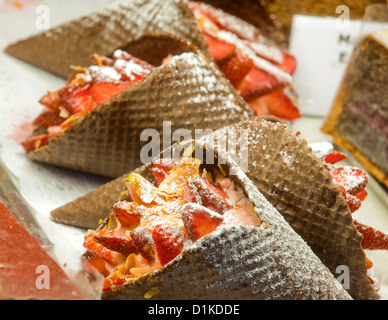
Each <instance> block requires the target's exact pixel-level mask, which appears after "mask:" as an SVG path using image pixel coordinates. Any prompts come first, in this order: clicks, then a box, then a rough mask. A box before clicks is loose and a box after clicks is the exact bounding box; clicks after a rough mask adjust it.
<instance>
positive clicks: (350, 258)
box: [52, 119, 387, 299]
mask: <svg viewBox="0 0 388 320" xmlns="http://www.w3.org/2000/svg"><path fill="white" fill-rule="evenodd" d="M241 137H243V138H244V137H245V138H246V139H247V140H246V141H245V144H241V140H239V138H241ZM203 139H205V141H206V143H207V145H210V146H211V145H214V144H215V145H217V146H218V148H220V149H222V150H227V152H228V153H229V154H230V155H231V157H232V158H234V159H237V160H238V159H240V158H241V157H244V155H245V156H246V157H247V158H245V160H247V161H242V162H239V161H237V160H236V161H237V162H238V163H239V166H240V168H242V169H244V171H245V172H246V174H247V176H248V178H249V179H250V180H251V181H252V183H253V184H254V186H255V187H256V188H257V189H258V190H259V192H260V193H261V194H263V195H264V197H265V198H266V199H267V200H268V201H269V202H270V203H271V204H272V205H273V206H274V207H275V208H276V210H277V211H278V212H279V213H280V214H281V215H282V216H283V217H284V218H285V220H286V221H287V222H288V223H289V224H290V226H291V227H292V228H293V229H294V230H295V231H296V232H297V233H298V234H299V235H300V236H301V237H302V238H303V240H304V241H306V243H307V244H308V245H309V247H311V248H312V250H313V252H314V253H315V254H316V255H317V256H318V257H319V259H320V260H321V261H322V262H323V263H324V264H325V265H326V266H327V267H328V269H329V270H330V271H331V273H332V274H333V275H334V276H338V275H339V274H338V272H339V271H338V270H339V269H338V268H341V267H343V266H346V267H347V268H349V271H350V275H349V276H350V278H349V285H348V287H347V291H348V292H349V294H350V295H351V296H352V298H354V299H378V293H377V292H376V288H375V287H374V285H373V279H371V278H370V277H369V274H368V270H369V269H370V267H371V264H370V261H369V260H368V259H367V257H366V255H365V252H364V249H371V248H373V246H374V244H376V243H378V244H379V246H380V249H382V248H383V249H386V248H387V244H385V245H384V244H383V242H384V235H382V234H381V235H379V234H378V232H377V231H376V230H373V229H372V228H369V227H367V226H363V225H361V224H359V223H358V222H357V221H356V219H353V216H352V214H355V213H354V212H356V210H357V209H358V208H359V206H360V205H361V202H362V200H363V199H364V198H365V196H366V191H365V186H366V184H367V180H368V177H367V176H366V175H365V173H363V172H362V171H361V170H359V169H357V168H347V167H343V166H341V165H340V160H342V159H344V155H343V154H340V153H336V152H333V151H332V150H330V148H327V147H326V148H323V149H322V148H321V147H318V146H309V145H308V144H307V142H306V141H305V140H303V139H302V138H301V137H300V136H299V135H298V133H295V132H293V131H291V130H290V129H289V128H288V127H287V126H286V125H284V124H282V123H280V122H276V121H267V120H264V119H256V120H248V121H243V122H241V123H238V124H235V125H232V126H229V127H226V128H223V129H220V130H217V131H216V132H214V134H210V135H208V136H205V137H204V138H203ZM202 143H204V142H202ZM244 145H245V147H246V148H242V147H241V146H244ZM323 145H324V146H325V144H323ZM240 149H241V150H240ZM321 149H322V150H321ZM148 168H149V166H144V167H141V168H139V169H138V170H137V171H136V173H138V172H143V176H144V177H145V178H147V179H149V180H150V181H154V180H153V179H154V177H155V175H153V174H152V173H150V171H149V170H148ZM125 177H126V176H122V177H120V178H118V179H115V180H113V181H111V182H109V183H107V184H105V185H103V186H101V187H99V188H98V189H96V190H94V191H92V192H90V193H88V194H86V195H84V196H82V197H79V198H78V199H76V200H74V201H73V202H71V203H68V204H66V205H64V206H62V207H59V208H57V209H56V210H54V211H53V212H52V218H53V219H54V220H55V221H57V222H60V223H66V224H70V225H76V226H82V227H85V228H98V225H99V221H101V220H103V219H104V218H105V217H106V215H107V212H109V211H110V210H111V207H112V206H113V205H114V203H116V202H117V201H119V200H120V201H122V200H125V201H129V200H130V199H131V197H130V196H129V195H128V193H127V192H125V191H126V188H125V183H124V180H125ZM350 182H351V183H350ZM379 237H380V239H378V238H379ZM385 241H386V237H385ZM384 246H385V247H384ZM341 270H342V269H341Z"/></svg>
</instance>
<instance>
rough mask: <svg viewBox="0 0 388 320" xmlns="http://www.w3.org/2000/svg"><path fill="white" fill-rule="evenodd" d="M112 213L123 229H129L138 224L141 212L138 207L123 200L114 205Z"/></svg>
mask: <svg viewBox="0 0 388 320" xmlns="http://www.w3.org/2000/svg"><path fill="white" fill-rule="evenodd" d="M113 213H114V214H115V216H116V218H117V220H119V222H120V224H121V225H122V226H123V227H130V226H132V225H133V224H135V223H139V222H140V219H141V210H140V209H139V208H138V206H137V205H136V204H134V203H132V202H128V201H125V200H124V201H119V202H116V203H115V204H114V206H113Z"/></svg>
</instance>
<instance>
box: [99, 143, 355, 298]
mask: <svg viewBox="0 0 388 320" xmlns="http://www.w3.org/2000/svg"><path fill="white" fill-rule="evenodd" d="M193 145H194V144H192V142H187V143H184V144H177V145H174V146H173V147H172V149H170V150H172V151H171V153H172V155H177V154H182V153H183V154H184V155H185V156H191V155H192V156H197V155H198V154H200V155H201V157H200V158H202V155H203V156H204V158H205V160H204V161H203V162H204V163H206V164H207V165H209V162H210V161H208V159H209V158H206V156H205V155H207V152H209V154H211V155H213V154H214V155H215V161H213V162H210V163H211V164H210V165H217V164H222V167H223V170H224V171H225V172H227V173H228V174H229V176H230V178H232V179H233V180H234V181H235V182H236V183H237V184H238V185H240V186H242V187H243V189H244V191H245V193H246V195H247V197H248V198H249V199H250V200H251V202H252V203H253V204H254V205H255V212H256V213H257V214H258V216H259V218H260V219H261V221H263V222H265V223H264V224H262V225H261V226H260V227H247V226H233V227H228V228H224V229H221V230H218V231H215V232H214V233H212V234H209V235H207V236H205V237H203V238H201V239H200V240H198V241H197V242H196V243H195V244H194V245H193V246H192V247H190V248H189V249H187V250H186V251H184V252H183V253H182V254H181V255H179V256H178V257H177V258H175V259H174V260H173V261H171V262H170V263H168V264H167V265H165V266H163V267H162V268H161V269H160V270H158V271H155V272H150V273H149V274H147V275H144V276H142V277H140V278H138V279H137V280H135V281H132V282H128V283H126V284H124V285H122V286H120V287H118V288H117V290H114V291H109V292H104V293H103V295H102V298H103V299H115V300H116V299H130V300H138V299H145V295H146V294H147V293H148V294H149V293H150V292H157V294H156V295H155V296H153V297H152V298H153V299H156V300H172V299H175V300H176V299H179V300H184V299H190V300H196V299H211V300H220V299H222V300H242V299H243V300H251V299H271V300H294V299H298V300H332V299H336V300H337V299H338V300H348V299H351V297H350V296H349V295H348V293H347V292H346V291H345V290H344V289H343V288H342V287H341V286H340V284H339V283H338V281H337V280H336V279H335V278H334V277H333V275H332V274H331V273H330V272H329V270H328V269H327V268H326V267H325V266H324V265H323V264H322V263H321V261H320V260H319V259H318V258H317V256H316V255H315V254H314V253H313V252H312V250H311V249H310V247H309V246H308V245H307V244H306V243H305V242H304V241H303V240H302V239H301V237H300V236H299V235H297V234H296V233H295V232H294V230H292V228H291V227H290V226H289V224H288V223H287V222H286V221H285V220H284V218H283V217H282V216H281V215H280V214H279V212H278V211H277V210H276V209H275V208H274V207H273V206H272V205H271V204H270V203H269V202H268V201H267V200H266V199H265V198H264V197H263V195H262V194H261V193H260V192H259V191H258V190H257V188H256V187H255V186H254V185H253V184H252V182H251V181H250V180H249V179H248V178H247V176H246V175H245V174H244V173H243V172H242V171H241V169H240V168H239V167H238V166H237V164H236V163H235V162H234V161H233V160H232V159H231V158H228V157H227V156H225V154H222V153H221V152H220V151H217V149H214V148H213V147H212V146H210V145H207V146H206V148H203V147H202V146H201V145H199V144H196V145H195V148H193V147H192V146H193ZM199 148H200V149H201V151H200V152H198V149H199ZM188 150H189V152H188ZM193 150H194V151H193ZM168 151H169V150H168ZM192 151H193V153H192ZM166 152H167V150H165V151H164V153H166ZM164 153H163V154H162V155H161V156H164ZM210 159H214V157H212V156H211V157H210ZM214 162H215V163H216V164H213V163H214ZM149 168H150V165H148V166H145V167H143V168H142V169H141V170H140V171H138V172H139V173H140V174H142V172H143V173H146V172H148V171H149Z"/></svg>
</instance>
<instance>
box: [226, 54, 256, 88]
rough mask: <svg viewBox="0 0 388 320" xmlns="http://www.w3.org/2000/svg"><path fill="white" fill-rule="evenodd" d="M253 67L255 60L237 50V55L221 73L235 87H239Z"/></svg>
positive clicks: (229, 60)
mask: <svg viewBox="0 0 388 320" xmlns="http://www.w3.org/2000/svg"><path fill="white" fill-rule="evenodd" d="M253 67H254V63H253V60H252V59H251V58H249V57H247V56H245V55H243V54H241V53H240V51H239V50H237V51H236V54H235V55H234V56H233V57H231V58H230V59H228V60H227V61H226V62H225V63H224V64H223V65H222V66H221V71H222V72H223V73H224V75H225V77H226V78H227V79H229V81H230V82H231V83H232V85H233V86H237V84H238V83H239V82H240V81H241V80H242V79H243V78H244V77H245V76H246V75H247V74H248V72H249V71H250V70H251V69H252V68H253Z"/></svg>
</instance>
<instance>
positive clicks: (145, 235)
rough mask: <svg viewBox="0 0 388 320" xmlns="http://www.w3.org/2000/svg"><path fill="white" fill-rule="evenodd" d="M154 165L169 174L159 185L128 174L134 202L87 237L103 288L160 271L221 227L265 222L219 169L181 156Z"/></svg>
mask: <svg viewBox="0 0 388 320" xmlns="http://www.w3.org/2000/svg"><path fill="white" fill-rule="evenodd" d="M154 168H158V169H162V170H163V171H164V172H165V174H166V177H165V178H164V179H163V180H162V181H159V186H155V185H153V184H151V183H150V182H149V181H148V180H146V179H145V178H143V177H142V176H140V175H138V174H135V173H133V174H130V175H129V176H128V177H127V178H126V180H125V182H126V185H127V189H128V192H129V194H130V196H131V199H132V202H129V201H120V202H118V203H116V204H115V205H114V208H113V210H112V214H111V215H110V217H109V223H108V224H107V225H106V226H105V227H104V229H102V230H98V231H94V232H91V233H89V234H88V235H87V236H86V237H85V242H84V247H85V248H86V249H87V250H88V252H89V253H90V254H91V256H92V257H91V259H92V262H93V265H94V266H96V268H97V269H98V270H99V271H100V272H101V273H102V274H103V275H105V276H106V278H105V283H104V288H103V290H104V291H110V290H115V289H116V288H117V287H119V286H121V285H123V284H124V283H126V282H130V281H133V280H135V279H137V278H138V277H140V276H142V275H144V274H147V273H148V272H150V271H155V270H158V269H160V268H161V267H162V266H164V265H166V264H167V263H169V262H170V261H172V260H174V259H175V258H176V257H177V256H179V255H180V254H181V253H183V252H184V251H185V250H186V249H187V248H189V247H190V246H192V245H193V244H194V243H195V242H196V241H198V240H199V239H200V238H202V237H204V236H206V235H208V234H211V233H212V232H214V231H216V230H218V229H219V228H224V227H227V226H230V225H240V224H244V225H249V226H259V225H260V224H261V222H260V220H259V218H258V216H257V214H256V213H255V212H254V207H253V204H252V203H251V202H250V200H248V198H247V197H246V195H245V193H244V192H243V190H242V189H241V188H239V187H238V186H236V185H235V183H234V182H233V181H232V180H231V178H229V177H227V176H224V174H223V173H222V172H221V171H220V170H219V169H218V167H216V166H215V167H214V168H211V169H207V170H211V172H209V171H207V170H206V169H205V168H202V166H201V163H200V161H199V160H197V159H194V158H182V159H180V160H177V159H170V160H163V161H162V160H160V161H155V163H154V165H153V166H152V167H151V169H154ZM151 171H152V170H151Z"/></svg>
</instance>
